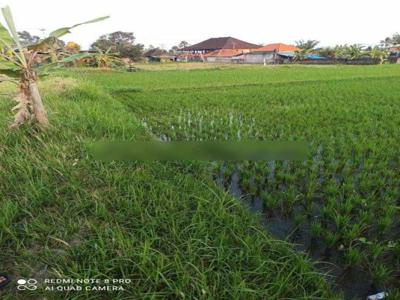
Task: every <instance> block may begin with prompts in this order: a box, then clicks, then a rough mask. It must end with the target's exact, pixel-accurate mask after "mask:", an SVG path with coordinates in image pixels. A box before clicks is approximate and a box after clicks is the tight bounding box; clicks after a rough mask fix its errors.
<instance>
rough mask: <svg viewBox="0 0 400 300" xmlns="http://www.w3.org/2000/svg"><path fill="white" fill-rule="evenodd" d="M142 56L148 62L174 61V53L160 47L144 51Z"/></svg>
mask: <svg viewBox="0 0 400 300" xmlns="http://www.w3.org/2000/svg"><path fill="white" fill-rule="evenodd" d="M143 56H144V57H145V58H146V59H147V60H148V61H149V62H167V61H176V56H175V55H169V54H168V52H167V51H166V50H163V49H160V48H154V49H150V50H148V51H146V52H145V53H144V54H143Z"/></svg>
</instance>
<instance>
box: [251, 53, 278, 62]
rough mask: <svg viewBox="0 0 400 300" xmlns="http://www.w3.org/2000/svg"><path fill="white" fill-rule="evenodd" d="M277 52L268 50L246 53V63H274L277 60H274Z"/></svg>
mask: <svg viewBox="0 0 400 300" xmlns="http://www.w3.org/2000/svg"><path fill="white" fill-rule="evenodd" d="M274 57H275V53H272V52H268V53H267V52H266V53H254V52H253V53H246V54H244V55H243V59H244V61H243V62H244V63H245V64H264V62H265V63H267V64H272V63H274V62H275V60H274Z"/></svg>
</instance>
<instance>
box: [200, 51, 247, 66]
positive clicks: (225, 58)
mask: <svg viewBox="0 0 400 300" xmlns="http://www.w3.org/2000/svg"><path fill="white" fill-rule="evenodd" d="M246 51H247V52H246ZM248 52H250V50H246V49H239V50H237V49H221V50H215V51H213V52H209V53H207V54H204V55H203V58H204V61H206V62H216V63H218V62H219V63H231V62H233V61H234V60H235V59H236V58H237V57H239V56H241V55H243V54H244V53H248Z"/></svg>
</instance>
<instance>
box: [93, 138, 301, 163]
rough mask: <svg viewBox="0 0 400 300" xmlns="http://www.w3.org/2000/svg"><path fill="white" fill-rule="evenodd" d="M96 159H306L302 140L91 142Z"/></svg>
mask: <svg viewBox="0 0 400 300" xmlns="http://www.w3.org/2000/svg"><path fill="white" fill-rule="evenodd" d="M90 151H91V153H92V154H93V155H94V158H95V159H97V160H102V161H116V160H117V161H118V160H125V161H126V160H143V161H151V160H163V161H171V160H203V161H218V160H223V161H238V160H266V161H270V160H305V159H307V157H308V155H309V147H308V146H307V144H306V143H303V142H264V141H247V142H246V141H241V142H233V141H232V142H215V141H213V142H155V141H152V142H99V143H95V144H92V145H90Z"/></svg>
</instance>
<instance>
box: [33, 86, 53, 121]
mask: <svg viewBox="0 0 400 300" xmlns="http://www.w3.org/2000/svg"><path fill="white" fill-rule="evenodd" d="M29 93H30V96H31V101H32V109H33V114H34V116H35V119H36V121H37V122H38V123H39V124H40V125H42V126H44V127H47V126H49V120H48V119H47V113H46V110H45V109H44V106H43V101H42V97H41V96H40V93H39V88H38V85H37V82H36V81H31V82H29Z"/></svg>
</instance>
